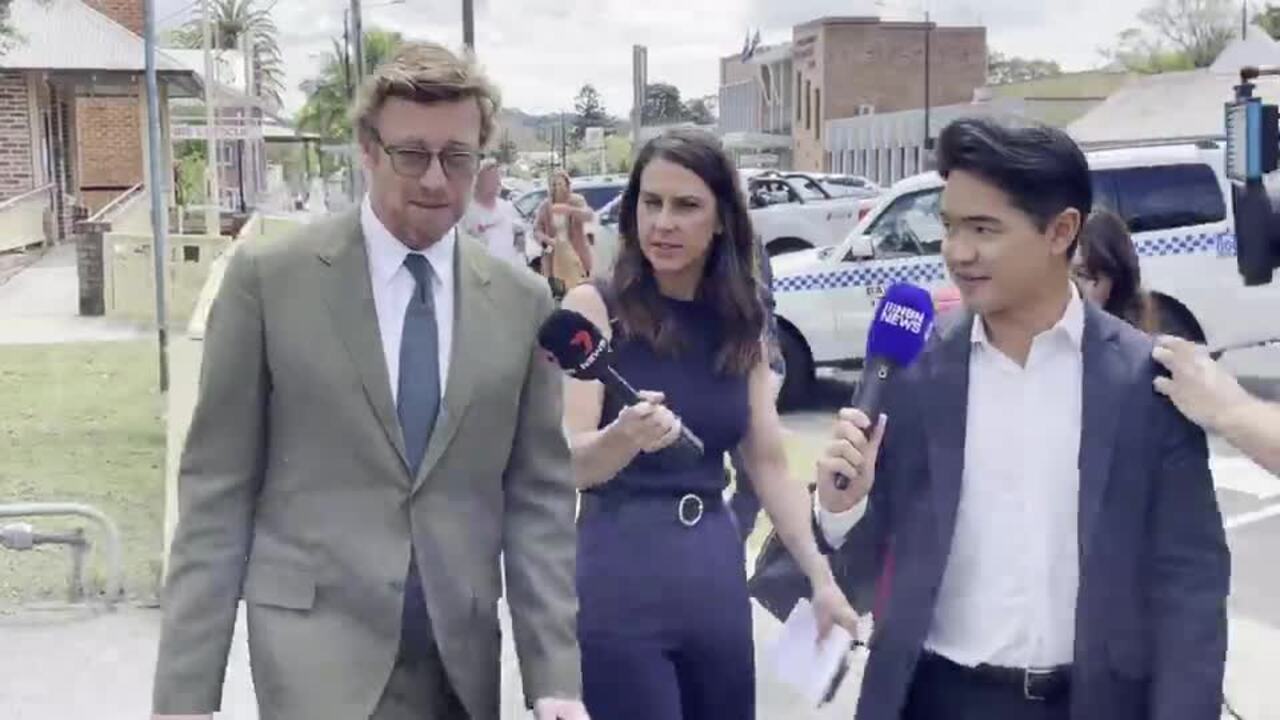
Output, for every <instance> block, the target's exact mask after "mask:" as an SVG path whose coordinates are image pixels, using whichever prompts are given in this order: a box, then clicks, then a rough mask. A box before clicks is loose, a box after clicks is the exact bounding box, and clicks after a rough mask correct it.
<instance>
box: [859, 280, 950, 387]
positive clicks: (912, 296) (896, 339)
mask: <svg viewBox="0 0 1280 720" xmlns="http://www.w3.org/2000/svg"><path fill="white" fill-rule="evenodd" d="M933 316H934V309H933V297H932V296H931V295H929V292H928V291H927V290H925V289H924V288H921V287H917V286H915V285H912V284H910V283H896V284H894V285H891V286H890V287H889V289H888V290H886V291H885V294H884V297H883V298H881V299H880V304H879V305H877V306H876V314H875V317H874V319H873V320H872V322H871V331H870V332H869V333H868V334H867V355H866V356H867V358H868V359H870V358H872V357H883V358H887V359H888V360H890V361H891V362H892V363H893V364H894V365H896V366H898V367H906V366H908V365H910V364H911V363H913V362H915V359H916V357H917V356H918V355H919V354H920V352H921V351H922V350H924V346H925V343H926V342H927V341H928V339H929V333H930V331H931V330H932V329H933Z"/></svg>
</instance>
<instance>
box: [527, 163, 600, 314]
mask: <svg viewBox="0 0 1280 720" xmlns="http://www.w3.org/2000/svg"><path fill="white" fill-rule="evenodd" d="M592 216H593V213H592V211H591V208H590V207H589V206H588V205H587V201H586V199H585V198H583V197H582V196H581V195H578V194H576V193H574V192H573V186H572V183H571V181H570V180H569V173H567V172H565V171H564V170H555V171H552V173H551V175H550V177H548V178H547V199H546V200H545V201H543V203H542V205H541V206H539V207H538V212H537V217H536V219H535V221H534V236H535V237H536V238H537V239H538V241H539V242H541V243H542V247H543V254H542V274H543V275H544V276H545V277H547V278H548V279H549V280H550V281H551V286H552V289H553V291H554V292H556V294H557V295H563V294H564V293H565V292H568V291H569V290H572V289H573V288H575V287H577V286H578V285H581V284H582V283H583V282H584V281H585V280H586V279H587V278H588V277H590V275H591V247H590V246H589V245H588V244H587V231H586V226H587V223H588V222H590V221H591V218H592Z"/></svg>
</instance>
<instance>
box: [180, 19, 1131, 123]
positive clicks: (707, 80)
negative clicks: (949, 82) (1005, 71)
mask: <svg viewBox="0 0 1280 720" xmlns="http://www.w3.org/2000/svg"><path fill="white" fill-rule="evenodd" d="M387 1H388V0H365V2H364V6H365V10H364V15H365V25H366V27H367V26H370V25H374V26H380V27H386V28H391V29H397V30H400V31H401V32H403V33H404V34H405V35H406V36H408V37H411V38H423V39H431V40H436V41H439V42H443V43H445V44H448V45H451V46H458V45H461V42H462V29H461V24H462V20H461V16H462V13H461V4H462V3H461V0H400V4H394V5H387V4H386V3H387ZM1149 2H1150V0H1046V1H1045V2H1034V1H1032V0H476V8H477V9H476V44H477V49H478V52H479V54H480V56H481V60H482V62H483V63H484V65H485V66H486V68H487V69H488V71H489V72H490V74H491V75H492V76H493V77H494V79H495V80H497V82H498V83H499V85H500V86H501V88H502V90H503V93H504V97H505V104H506V105H508V106H510V107H518V108H521V109H523V110H526V111H530V112H552V111H556V110H561V109H570V108H571V107H572V104H573V97H574V95H575V94H576V93H577V90H578V88H579V87H581V86H582V85H583V83H588V82H589V83H592V84H594V85H595V86H596V88H597V89H599V90H600V92H601V93H602V95H603V96H604V101H605V105H606V108H607V109H608V110H609V111H610V112H612V113H613V114H615V115H626V114H627V113H628V112H629V107H630V103H631V90H630V84H631V70H630V63H631V46H632V45H634V44H642V45H647V46H648V47H649V79H650V82H659V81H665V82H671V83H673V84H675V85H677V86H678V87H679V88H680V89H681V91H682V93H683V94H684V95H685V96H686V97H689V96H697V95H707V94H711V93H714V92H715V91H716V87H717V85H718V82H719V69H718V65H717V62H716V59H717V58H718V57H720V56H722V55H727V54H731V53H733V52H736V51H737V50H739V49H740V48H741V47H742V42H743V37H744V35H745V34H746V33H747V32H748V30H749V29H750V30H752V31H754V30H756V29H759V30H760V31H761V35H762V37H763V39H764V41H765V42H766V43H772V42H778V41H784V40H789V39H790V37H791V27H792V26H793V25H794V24H796V23H799V22H804V21H806V20H810V19H813V18H817V17H822V16H828V15H841V14H845V15H847V14H878V15H881V16H882V17H885V18H887V19H909V18H921V17H923V12H924V10H925V7H926V4H927V5H928V9H929V10H930V12H932V14H933V17H934V19H935V20H937V21H938V22H940V23H943V24H959V23H963V24H983V25H986V26H987V28H988V43H989V45H990V47H991V49H993V50H996V51H999V52H1002V53H1005V54H1008V55H1022V56H1034V57H1043V58H1048V59H1053V60H1057V61H1058V62H1059V63H1061V64H1062V66H1063V67H1064V68H1066V69H1070V70H1076V69H1087V68H1090V67H1094V66H1097V65H1099V64H1100V63H1101V56H1100V55H1099V53H1098V50H1099V48H1102V47H1105V46H1110V45H1111V44H1113V41H1114V39H1115V36H1116V35H1117V34H1118V33H1119V32H1120V31H1121V30H1124V29H1125V28H1128V27H1132V26H1134V25H1136V23H1137V20H1136V17H1137V14H1138V11H1139V10H1140V9H1141V8H1142V7H1143V6H1145V5H1146V4H1149ZM347 6H348V5H347V3H346V2H344V1H343V0H278V2H277V3H276V5H275V8H274V10H273V14H274V16H275V19H276V23H277V25H279V27H280V30H281V33H282V36H281V38H280V41H281V45H282V47H283V50H284V54H285V64H286V67H287V69H288V73H289V75H288V78H287V85H288V90H289V92H288V93H287V95H286V98H285V101H286V104H287V106H288V107H287V110H288V111H289V112H290V113H292V112H294V111H296V110H297V109H298V108H299V107H300V106H301V104H302V102H303V101H304V99H305V98H304V96H303V93H302V92H301V91H300V90H299V89H298V85H299V84H300V83H301V82H302V81H303V80H305V79H306V78H308V77H310V76H312V75H314V74H315V72H316V69H317V67H318V66H319V64H320V60H319V57H320V55H321V54H322V53H324V52H326V51H327V50H328V49H329V48H330V47H331V42H332V38H334V37H340V36H341V34H342V16H343V9H344V8H345V7H347ZM192 7H195V8H199V2H198V0H197V1H196V2H194V3H193V2H192V0H158V2H157V16H158V17H159V18H161V22H160V25H161V26H162V27H163V26H171V25H173V24H175V23H178V22H180V21H181V20H182V19H184V17H186V15H187V14H188V13H190V12H191V10H190V8H192Z"/></svg>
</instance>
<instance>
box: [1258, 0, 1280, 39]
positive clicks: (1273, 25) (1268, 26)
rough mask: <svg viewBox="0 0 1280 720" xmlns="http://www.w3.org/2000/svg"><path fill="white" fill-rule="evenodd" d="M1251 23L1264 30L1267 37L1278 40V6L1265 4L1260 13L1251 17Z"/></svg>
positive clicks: (1279, 13) (1279, 9)
mask: <svg viewBox="0 0 1280 720" xmlns="http://www.w3.org/2000/svg"><path fill="white" fill-rule="evenodd" d="M1253 22H1254V24H1255V25H1258V26H1260V27H1261V28H1262V29H1263V30H1266V31H1267V34H1268V35H1270V36H1271V37H1273V38H1275V39H1276V40H1280V6H1277V5H1272V4H1271V3H1267V6H1266V7H1265V8H1263V9H1262V12H1259V13H1258V14H1257V15H1254V16H1253Z"/></svg>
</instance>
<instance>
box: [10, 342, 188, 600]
mask: <svg viewBox="0 0 1280 720" xmlns="http://www.w3.org/2000/svg"><path fill="white" fill-rule="evenodd" d="M0 398H3V400H0V435H3V436H4V450H3V451H2V452H0V503H9V502H78V503H87V504H89V505H92V506H94V507H96V508H98V509H99V510H102V511H103V512H105V513H106V514H107V515H108V516H109V517H111V518H112V519H113V520H114V521H115V522H116V524H117V525H118V526H119V529H120V533H121V535H122V542H123V559H124V562H125V590H126V593H127V594H128V595H129V596H130V597H131V598H135V599H140V600H152V599H154V598H155V595H156V588H157V581H158V578H159V574H160V545H161V528H162V526H163V514H164V513H163V510H164V502H163V494H164V470H163V468H164V446H165V435H164V424H163V422H162V420H161V418H160V415H159V409H160V407H161V400H160V394H159V392H158V388H157V387H156V350H155V344H154V343H153V342H149V341H148V342H127V343H82V344H68V345H26V346H7V347H0ZM15 521H18V520H15V519H3V518H0V525H2V524H5V523H9V522H15ZM21 521H22V522H30V523H31V524H33V525H35V526H36V527H37V529H39V530H44V531H57V530H63V529H68V528H72V527H84V528H85V530H86V532H87V533H88V536H89V537H90V539H91V540H92V541H93V542H94V548H95V552H94V553H93V555H92V556H91V560H90V565H89V572H87V573H86V591H87V592H97V591H99V590H100V589H101V587H102V584H103V580H104V578H105V572H104V568H105V566H104V565H103V564H102V562H101V556H100V553H98V552H97V548H98V540H99V537H98V532H97V530H96V527H95V526H94V524H93V523H92V522H91V521H89V520H87V519H81V518H74V519H69V520H62V519H51V518H35V519H28V518H22V519H21ZM70 567H71V556H70V551H69V550H68V549H67V548H66V547H65V546H60V545H53V546H41V547H39V548H37V549H36V550H32V551H27V552H13V551H9V550H3V549H0V607H3V606H12V605H14V604H16V603H20V602H21V603H27V602H37V601H44V600H62V599H65V596H66V592H67V579H68V575H69V572H70Z"/></svg>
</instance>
